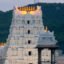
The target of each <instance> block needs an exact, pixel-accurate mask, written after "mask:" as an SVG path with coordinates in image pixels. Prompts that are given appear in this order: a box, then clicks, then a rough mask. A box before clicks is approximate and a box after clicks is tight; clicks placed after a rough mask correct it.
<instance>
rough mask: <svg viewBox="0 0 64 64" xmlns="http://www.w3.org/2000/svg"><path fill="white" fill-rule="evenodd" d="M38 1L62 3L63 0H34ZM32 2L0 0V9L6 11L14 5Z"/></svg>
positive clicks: (30, 2) (30, 0)
mask: <svg viewBox="0 0 64 64" xmlns="http://www.w3.org/2000/svg"><path fill="white" fill-rule="evenodd" d="M38 1H39V2H46V3H64V0H35V3H36V2H38ZM33 3H34V0H0V10H2V11H8V10H10V9H12V8H13V7H14V6H24V5H28V4H33Z"/></svg>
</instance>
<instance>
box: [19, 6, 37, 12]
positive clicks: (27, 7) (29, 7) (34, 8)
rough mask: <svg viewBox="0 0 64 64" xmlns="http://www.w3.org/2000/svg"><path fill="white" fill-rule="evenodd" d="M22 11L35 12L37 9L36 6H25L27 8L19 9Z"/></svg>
mask: <svg viewBox="0 0 64 64" xmlns="http://www.w3.org/2000/svg"><path fill="white" fill-rule="evenodd" d="M18 9H19V10H20V11H35V10H36V7H35V6H25V7H18Z"/></svg>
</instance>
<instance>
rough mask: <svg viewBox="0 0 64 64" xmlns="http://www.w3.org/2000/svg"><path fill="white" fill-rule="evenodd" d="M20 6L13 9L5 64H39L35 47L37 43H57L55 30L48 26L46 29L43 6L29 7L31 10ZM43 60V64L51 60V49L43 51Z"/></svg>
mask: <svg viewBox="0 0 64 64" xmlns="http://www.w3.org/2000/svg"><path fill="white" fill-rule="evenodd" d="M19 8H20V10H19ZM19 8H15V9H14V10H13V18H12V23H11V26H10V32H9V35H8V39H7V48H8V49H7V53H6V59H5V63H4V64H38V50H37V49H36V48H35V47H36V46H37V44H43V45H50V44H51V45H52V44H53V45H54V44H56V40H55V37H54V32H50V31H48V29H47V28H46V29H45V30H44V25H43V19H42V16H43V15H42V10H41V7H39V6H37V7H36V8H35V9H33V7H32V8H30V7H29V8H30V9H31V10H30V9H29V8H26V7H24V9H21V7H19ZM23 10H24V11H23ZM41 61H42V64H43V62H44V61H48V62H50V61H51V52H50V50H48V49H44V50H43V51H42V56H41ZM44 64H48V63H44ZM49 64H50V63H49Z"/></svg>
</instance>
